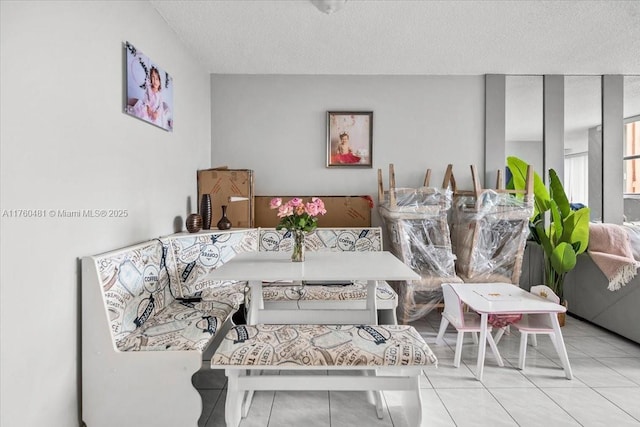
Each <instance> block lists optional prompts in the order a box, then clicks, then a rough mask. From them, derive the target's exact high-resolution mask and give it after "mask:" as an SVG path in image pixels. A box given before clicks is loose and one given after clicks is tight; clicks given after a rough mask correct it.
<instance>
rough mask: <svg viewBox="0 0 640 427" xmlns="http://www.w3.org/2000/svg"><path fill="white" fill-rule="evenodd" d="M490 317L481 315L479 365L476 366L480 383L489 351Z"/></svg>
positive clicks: (484, 314)
mask: <svg viewBox="0 0 640 427" xmlns="http://www.w3.org/2000/svg"><path fill="white" fill-rule="evenodd" d="M488 319H489V315H488V314H487V313H482V314H481V315H480V339H478V363H477V365H476V371H477V372H476V378H477V379H478V381H482V374H483V372H484V356H485V352H486V350H487V320H488Z"/></svg>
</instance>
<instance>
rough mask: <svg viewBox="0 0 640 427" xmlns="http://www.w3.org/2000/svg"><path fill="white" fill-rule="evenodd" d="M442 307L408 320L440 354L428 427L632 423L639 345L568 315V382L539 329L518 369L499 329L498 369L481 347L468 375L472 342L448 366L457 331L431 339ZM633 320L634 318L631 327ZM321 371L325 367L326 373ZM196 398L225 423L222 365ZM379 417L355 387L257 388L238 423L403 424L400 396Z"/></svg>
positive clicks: (390, 396) (201, 382) (431, 372)
mask: <svg viewBox="0 0 640 427" xmlns="http://www.w3.org/2000/svg"><path fill="white" fill-rule="evenodd" d="M439 324H440V315H439V314H438V313H435V312H434V313H431V314H430V315H429V316H427V317H426V318H424V319H421V320H419V321H417V322H415V323H414V324H413V326H414V327H415V328H416V329H417V330H418V331H419V332H420V333H421V334H422V335H423V336H424V338H425V340H426V341H427V343H428V344H429V346H430V347H431V349H432V350H433V352H434V353H435V354H436V356H437V357H438V367H437V368H436V367H433V366H430V367H428V368H427V369H425V370H424V374H425V375H424V377H423V378H422V381H421V389H422V399H423V402H422V405H423V411H424V412H423V414H424V417H425V419H426V421H427V423H426V425H429V426H485V425H486V426H492V427H493V426H536V427H537V426H545V427H553V426H594V427H595V426H610V427H614V426H615V427H622V426H640V345H639V344H636V343H633V342H631V341H629V340H626V339H624V338H621V337H619V336H617V335H615V334H611V333H609V332H607V331H605V330H604V329H601V328H599V327H597V326H594V325H591V324H589V323H587V322H583V321H581V320H579V319H576V318H573V317H570V316H567V324H566V326H565V327H564V328H562V333H563V335H564V338H565V344H566V347H567V352H568V354H569V360H570V362H571V367H572V369H573V373H574V379H573V380H567V379H566V378H565V377H564V371H563V370H562V368H561V367H560V362H559V360H558V358H557V356H556V353H555V350H554V349H553V346H552V345H551V341H550V340H549V338H548V337H546V336H543V335H541V336H539V337H538V347H531V346H529V347H528V349H527V362H526V366H525V369H524V370H523V371H520V370H518V369H517V368H515V366H517V362H518V348H519V336H518V333H517V332H515V331H514V332H512V334H511V335H505V336H504V337H503V338H502V340H501V341H500V343H499V344H498V348H499V350H500V353H501V354H502V356H503V358H504V360H505V367H504V368H500V367H498V366H497V364H496V362H495V359H493V358H492V357H491V355H490V353H489V352H487V360H486V365H485V371H484V380H483V381H482V382H479V381H477V380H476V379H475V377H474V372H475V369H476V367H475V361H476V359H475V358H476V354H477V353H476V348H475V346H474V344H473V341H472V340H471V337H470V336H469V337H468V338H466V339H465V346H464V349H463V353H462V359H463V360H462V361H463V363H462V364H461V365H460V368H454V367H453V354H454V349H455V330H454V329H450V330H449V331H448V333H447V335H446V337H445V338H446V341H447V345H443V346H437V345H435V338H436V334H437V330H438V326H439ZM638 327H640V325H639V326H638ZM325 374H326V373H325ZM193 382H194V385H195V386H196V388H197V389H198V390H199V391H200V394H201V395H202V399H203V413H202V416H201V418H200V421H199V426H200V427H214V426H224V425H225V424H224V402H225V393H226V389H225V386H226V380H225V376H224V372H223V371H221V370H211V369H208V368H207V363H206V362H205V364H204V366H203V369H202V370H201V371H200V372H198V373H197V374H196V375H195V376H194V378H193ZM384 400H385V404H386V408H385V410H386V412H385V414H384V418H383V419H382V420H379V419H378V418H376V416H375V410H374V408H373V406H371V404H369V403H368V402H367V399H366V394H365V393H363V392H317V391H316V392H282V391H279V392H257V393H256V395H255V397H254V400H253V404H252V406H251V410H250V412H249V416H248V417H247V418H246V419H243V421H242V423H241V424H240V425H241V427H249V426H252V427H253V426H255V427H267V426H268V427H288V426H304V427H315V426H318V427H320V426H322V427H324V426H331V427H354V426H363V427H369V426H396V427H399V426H406V421H405V418H404V416H403V410H402V406H401V402H399V400H398V398H397V396H395V395H394V393H393V392H385V393H384Z"/></svg>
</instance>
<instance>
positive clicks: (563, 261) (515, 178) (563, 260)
mask: <svg viewBox="0 0 640 427" xmlns="http://www.w3.org/2000/svg"><path fill="white" fill-rule="evenodd" d="M507 165H508V166H509V169H510V171H511V174H512V180H511V181H510V183H509V186H510V188H515V189H523V188H524V185H525V178H526V171H527V166H528V164H527V163H526V162H524V161H523V160H521V159H519V158H517V157H507ZM533 191H534V212H533V216H532V217H531V224H530V228H531V237H532V239H533V240H534V241H536V242H537V243H539V244H540V246H541V247H542V250H543V251H544V260H545V262H544V270H545V274H544V280H545V283H544V284H545V285H547V286H549V287H550V288H551V289H552V290H553V292H555V294H556V295H557V296H558V297H559V298H560V301H561V302H563V303H564V304H565V305H566V302H565V300H564V297H563V289H562V286H563V284H564V279H565V276H566V274H567V273H568V272H570V271H571V270H573V269H574V268H575V266H576V262H577V255H578V254H581V253H582V252H584V251H585V250H586V249H587V246H588V244H589V208H588V207H582V208H580V209H577V210H573V209H572V208H571V205H570V204H569V200H568V199H567V195H566V193H565V191H564V187H563V186H562V182H561V181H560V179H559V178H558V174H557V173H556V171H555V170H553V169H549V190H548V191H547V188H546V187H545V185H544V183H543V182H542V179H541V178H540V176H538V174H536V173H535V172H534V190H533ZM546 212H549V220H548V221H549V225H548V226H545V216H546V215H545V214H546Z"/></svg>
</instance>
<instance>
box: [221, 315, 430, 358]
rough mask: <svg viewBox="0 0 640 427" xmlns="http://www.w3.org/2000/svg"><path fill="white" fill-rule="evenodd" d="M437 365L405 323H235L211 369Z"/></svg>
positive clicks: (421, 340)
mask: <svg viewBox="0 0 640 427" xmlns="http://www.w3.org/2000/svg"><path fill="white" fill-rule="evenodd" d="M435 363H437V360H436V357H435V356H434V354H433V352H432V351H431V349H430V348H429V346H428V345H427V344H426V343H425V341H424V339H423V338H422V337H421V336H420V334H418V332H417V331H416V330H415V329H414V328H413V327H412V326H408V325H385V326H366V325H253V326H248V325H239V326H235V327H233V328H232V329H231V330H229V332H228V333H227V335H226V336H225V338H224V340H223V342H222V344H221V345H220V346H219V347H218V349H217V350H216V352H215V354H214V356H213V358H212V359H211V365H212V366H216V365H220V366H228V365H233V366H252V365H258V366H276V365H277V366H292V367H299V366H339V367H346V366H415V365H430V364H435Z"/></svg>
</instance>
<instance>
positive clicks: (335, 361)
mask: <svg viewBox="0 0 640 427" xmlns="http://www.w3.org/2000/svg"><path fill="white" fill-rule="evenodd" d="M436 364H437V359H436V357H435V356H434V354H433V353H432V351H431V349H430V348H429V346H428V345H427V344H426V343H425V341H424V340H423V338H422V337H421V336H420V334H419V333H418V332H417V331H416V330H415V329H414V328H413V327H412V326H408V325H387V326H378V325H375V326H369V325H266V324H258V325H252V326H249V325H239V326H234V327H233V328H231V329H230V330H229V331H228V332H227V334H226V336H225V338H224V339H223V340H222V343H221V344H220V346H219V347H218V349H217V350H216V352H215V354H214V355H213V357H212V359H211V367H212V368H213V369H225V372H226V375H227V377H228V380H229V381H228V385H227V399H226V406H225V421H226V425H227V427H237V426H238V425H239V423H240V420H241V418H242V417H245V416H246V415H247V413H248V410H249V406H250V405H251V397H252V395H253V391H256V390H342V391H346V390H349V391H379V390H393V391H400V392H402V394H403V404H404V405H405V413H406V415H407V420H408V422H409V425H411V426H420V425H422V402H421V397H420V375H421V372H422V368H423V367H424V366H426V365H436ZM262 370H278V371H285V370H291V371H296V373H295V374H294V375H280V376H278V375H264V376H262V375H260V371H262ZM313 370H316V371H317V370H325V371H361V372H362V371H364V373H365V376H353V375H349V376H344V375H309V374H306V375H305V374H304V372H305V371H306V372H309V371H313ZM373 395H374V399H375V400H376V410H377V414H378V417H379V418H381V417H382V402H381V401H380V398H379V397H378V396H379V393H373Z"/></svg>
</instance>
